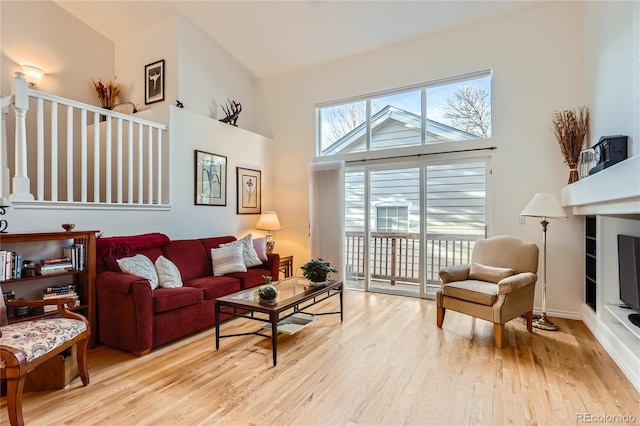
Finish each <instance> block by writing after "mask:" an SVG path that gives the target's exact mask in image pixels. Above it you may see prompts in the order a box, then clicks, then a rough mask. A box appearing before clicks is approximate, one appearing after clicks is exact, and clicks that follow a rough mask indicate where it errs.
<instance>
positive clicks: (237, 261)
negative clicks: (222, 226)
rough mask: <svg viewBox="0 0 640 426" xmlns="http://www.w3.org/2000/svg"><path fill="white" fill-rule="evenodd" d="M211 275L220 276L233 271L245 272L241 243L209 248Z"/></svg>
mask: <svg viewBox="0 0 640 426" xmlns="http://www.w3.org/2000/svg"><path fill="white" fill-rule="evenodd" d="M211 262H212V265H213V275H214V276H216V277H220V276H222V275H225V274H230V273H233V272H247V267H246V266H245V265H244V258H243V256H242V245H232V246H228V247H220V248H214V249H211Z"/></svg>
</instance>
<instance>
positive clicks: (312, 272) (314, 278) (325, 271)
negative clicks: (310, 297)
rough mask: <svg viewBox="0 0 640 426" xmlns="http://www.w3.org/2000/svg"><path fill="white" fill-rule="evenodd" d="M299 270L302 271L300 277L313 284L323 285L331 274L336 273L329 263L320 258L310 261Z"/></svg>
mask: <svg viewBox="0 0 640 426" xmlns="http://www.w3.org/2000/svg"><path fill="white" fill-rule="evenodd" d="M301 268H302V270H303V271H304V272H303V273H302V275H304V277H305V278H306V279H308V280H309V281H311V282H314V283H325V282H326V281H327V277H328V276H329V274H330V273H331V272H338V270H337V269H335V268H333V267H332V266H331V264H330V263H329V262H327V261H326V260H324V259H321V258H317V259H311V260H310V261H308V262H307V263H305V264H304V265H302V266H301Z"/></svg>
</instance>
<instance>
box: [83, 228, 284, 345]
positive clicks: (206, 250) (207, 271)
mask: <svg viewBox="0 0 640 426" xmlns="http://www.w3.org/2000/svg"><path fill="white" fill-rule="evenodd" d="M235 240H236V238H235V237H232V236H224V237H212V238H199V239H188V240H174V241H171V240H170V239H169V237H167V236H166V235H164V234H160V233H151V234H143V235H134V236H126V237H108V238H97V239H96V262H97V274H96V297H97V310H98V338H99V340H100V342H102V343H104V344H106V345H109V346H112V347H115V348H119V349H123V350H126V351H130V352H133V353H135V354H137V355H144V354H146V353H148V352H149V351H151V349H152V348H154V347H156V346H159V345H161V344H163V343H167V342H170V341H172V340H175V339H177V338H179V337H182V336H185V335H187V334H189V333H192V332H194V331H197V330H201V329H203V328H206V327H210V326H212V325H215V302H214V301H215V299H216V298H217V297H220V296H224V295H227V294H230V293H233V292H236V291H240V290H242V289H245V288H250V287H256V286H259V285H261V284H263V283H264V279H263V278H262V276H263V275H271V276H272V277H273V279H274V280H277V279H278V274H279V264H280V256H279V255H278V254H276V253H267V256H268V261H267V262H265V263H263V264H262V265H259V266H256V267H253V268H249V269H248V270H247V272H238V273H231V274H227V275H224V276H219V277H216V276H213V268H212V262H211V249H212V248H217V247H218V246H219V245H220V244H223V243H229V242H232V241H235ZM136 254H144V255H145V256H147V257H148V258H149V259H150V260H151V261H152V262H155V261H156V259H157V258H158V257H159V256H160V255H163V256H164V257H166V258H167V259H169V260H171V261H172V262H173V263H174V264H175V265H176V266H177V267H178V269H179V270H180V274H181V277H182V282H183V287H178V288H160V287H159V288H156V289H155V290H152V289H151V286H150V285H149V282H148V281H147V280H146V279H145V278H142V277H139V276H136V275H131V274H126V273H123V272H120V268H119V266H118V264H117V262H116V260H117V259H121V258H123V257H130V256H134V255H136Z"/></svg>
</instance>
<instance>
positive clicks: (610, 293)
mask: <svg viewBox="0 0 640 426" xmlns="http://www.w3.org/2000/svg"><path fill="white" fill-rule="evenodd" d="M561 204H562V205H563V206H564V207H569V208H571V211H572V213H573V214H574V215H584V216H586V215H589V216H591V215H593V216H596V238H597V242H596V252H597V255H596V269H597V272H596V287H597V291H596V310H595V312H594V311H593V310H592V309H591V308H590V307H589V306H587V305H586V304H583V308H582V314H583V315H582V318H583V321H584V323H585V324H586V325H587V327H588V328H589V329H590V330H591V332H592V333H593V334H594V336H595V337H596V339H597V340H598V341H599V342H600V344H601V345H602V346H603V347H604V348H605V350H606V351H607V353H609V355H610V356H611V358H612V359H613V360H614V361H615V362H616V364H617V365H618V366H619V367H620V369H621V370H622V371H623V372H624V374H625V375H626V376H627V378H628V379H629V380H630V381H631V383H632V384H633V385H634V386H635V388H636V389H638V391H640V331H639V330H637V329H636V327H635V326H633V325H631V323H630V322H629V320H628V319H627V312H626V311H625V310H623V309H620V308H619V307H618V304H619V303H620V300H619V290H618V262H617V258H618V253H617V235H618V234H628V235H634V236H640V155H636V156H635V157H631V158H628V159H626V160H624V161H621V162H620V163H618V164H615V165H613V166H611V167H609V168H607V169H604V170H602V171H600V172H598V173H596V174H594V175H592V176H589V177H586V178H584V179H582V180H580V181H578V182H575V183H572V184H570V185H567V186H565V187H564V188H563V189H562V192H561Z"/></svg>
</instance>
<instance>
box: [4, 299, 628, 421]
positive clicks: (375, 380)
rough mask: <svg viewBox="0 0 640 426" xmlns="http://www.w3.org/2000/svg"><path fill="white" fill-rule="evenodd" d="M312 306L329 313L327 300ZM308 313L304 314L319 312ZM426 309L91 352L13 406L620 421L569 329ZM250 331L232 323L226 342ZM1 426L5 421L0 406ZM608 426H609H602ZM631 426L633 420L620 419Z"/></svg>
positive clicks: (361, 313)
mask: <svg viewBox="0 0 640 426" xmlns="http://www.w3.org/2000/svg"><path fill="white" fill-rule="evenodd" d="M323 303H325V304H330V305H334V307H335V305H336V304H337V299H335V298H334V299H331V300H329V301H327V302H323ZM320 306H321V305H319V306H316V307H315V308H318V307H320ZM435 311H436V309H435V302H434V301H432V300H419V299H412V298H406V297H399V296H390V295H381V294H366V293H361V292H357V291H346V293H345V320H344V322H343V323H342V324H341V323H340V320H339V316H337V315H332V316H324V317H320V319H319V320H318V321H316V322H315V323H314V324H312V325H311V326H309V327H308V328H306V329H304V330H302V331H301V332H299V333H298V334H296V335H294V336H284V335H283V336H280V337H279V347H278V366H277V367H275V368H274V367H273V366H272V360H271V346H270V340H269V339H264V338H261V337H256V336H249V337H235V338H227V339H223V340H222V341H221V347H220V350H219V351H216V350H215V330H214V329H210V330H205V331H203V332H201V333H198V334H195V335H192V336H189V337H187V338H184V339H182V340H180V341H178V342H174V343H172V344H169V345H165V346H163V347H160V348H157V349H154V350H153V351H152V352H151V353H150V354H148V355H146V356H143V357H136V356H134V355H132V354H129V353H125V352H121V351H118V350H114V349H110V348H106V347H101V348H98V349H96V350H94V351H92V352H91V353H90V356H89V373H90V377H91V384H90V385H89V386H88V387H86V388H85V387H82V384H81V381H80V379H79V378H77V379H75V380H74V381H73V382H72V383H71V384H70V385H69V386H68V387H67V389H64V390H58V391H43V392H33V393H29V394H26V395H25V400H24V418H25V421H26V424H27V425H38V426H39V425H67V424H68V425H83V426H84V425H118V426H120V425H134V424H135V425H137V424H139V425H174V426H175V425H209V424H212V425H215V424H225V425H356V424H358V425H401V424H409V425H461V424H473V425H492V424H495V425H498V424H499V425H502V424H516V425H534V424H537V425H564V424H574V423H580V422H578V421H577V417H576V416H578V415H581V414H583V413H589V414H590V415H593V416H603V415H608V416H624V415H627V416H633V417H632V419H633V418H635V423H640V395H639V394H638V392H637V391H636V390H635V389H634V388H633V386H632V385H631V384H630V383H629V381H628V380H627V379H626V378H625V377H624V376H623V374H622V373H621V372H620V370H619V369H618V367H617V366H616V365H615V364H614V362H613V361H612V360H611V358H610V357H609V356H608V355H607V354H606V352H605V351H604V349H603V348H602V347H601V346H600V344H599V343H597V341H596V340H595V339H594V337H593V335H592V334H591V333H590V332H589V331H588V329H587V328H586V327H585V326H584V324H583V323H582V322H580V321H571V320H562V319H554V322H556V323H557V324H558V325H559V326H560V331H557V332H547V331H540V330H535V331H534V333H531V334H529V333H527V332H526V329H525V326H524V324H523V323H522V321H520V320H514V321H511V322H509V323H508V325H507V347H506V348H505V349H502V350H499V349H495V348H494V346H493V326H492V325H491V324H490V323H487V322H485V321H482V320H475V319H473V318H471V317H469V316H466V315H462V314H458V313H456V312H452V311H449V312H447V316H446V318H445V321H444V327H443V329H438V328H437V327H436V313H435ZM257 324H258V323H255V322H249V321H246V320H234V321H230V322H227V323H225V324H224V325H223V330H224V331H225V332H226V333H229V332H232V331H236V332H237V331H238V330H244V331H249V330H250V329H253V328H255V327H256V325H257ZM0 410H1V411H0V424H3V425H4V424H8V422H7V414H6V398H3V399H2V403H1V406H0ZM609 420H611V418H609ZM632 423H633V422H632Z"/></svg>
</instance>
